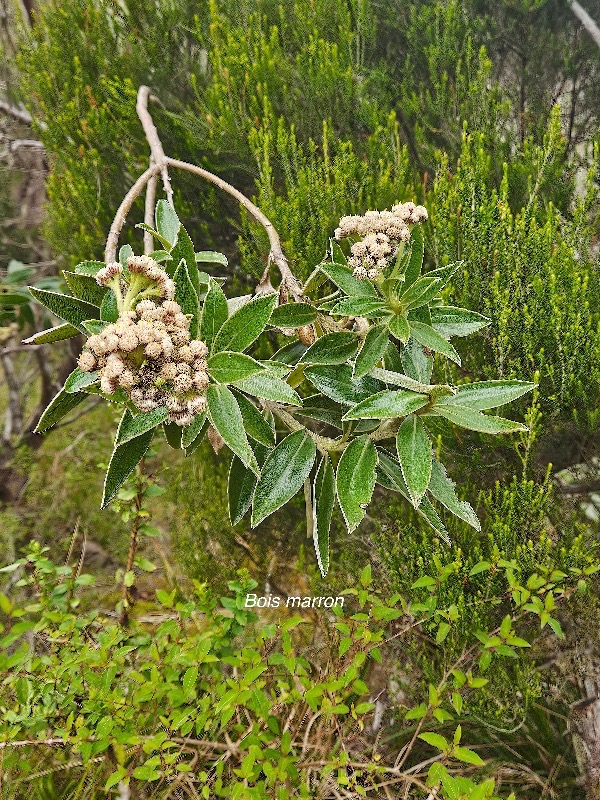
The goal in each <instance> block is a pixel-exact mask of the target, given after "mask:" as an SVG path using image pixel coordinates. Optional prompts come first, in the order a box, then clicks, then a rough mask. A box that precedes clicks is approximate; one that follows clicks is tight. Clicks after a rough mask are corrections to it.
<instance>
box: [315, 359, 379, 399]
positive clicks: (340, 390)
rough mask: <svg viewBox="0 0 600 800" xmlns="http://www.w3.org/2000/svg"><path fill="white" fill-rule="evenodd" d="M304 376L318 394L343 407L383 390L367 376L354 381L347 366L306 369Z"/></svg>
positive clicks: (377, 382) (350, 369)
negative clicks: (341, 404)
mask: <svg viewBox="0 0 600 800" xmlns="http://www.w3.org/2000/svg"><path fill="white" fill-rule="evenodd" d="M304 376H305V377H306V378H308V380H309V381H310V382H311V383H312V385H313V386H314V387H315V389H317V390H318V391H319V392H321V393H322V394H324V395H325V396H326V397H330V398H331V399H332V400H335V401H337V402H338V403H343V404H344V405H354V404H355V403H359V402H360V401H361V400H364V399H365V398H367V397H370V396H371V395H372V394H374V393H375V392H378V391H380V390H381V389H383V384H381V383H379V381H375V380H373V378H370V377H369V376H368V375H364V376H363V377H362V378H357V379H356V380H354V379H353V378H352V367H351V366H350V365H349V364H340V365H339V366H328V365H324V366H316V367H306V369H305V370H304Z"/></svg>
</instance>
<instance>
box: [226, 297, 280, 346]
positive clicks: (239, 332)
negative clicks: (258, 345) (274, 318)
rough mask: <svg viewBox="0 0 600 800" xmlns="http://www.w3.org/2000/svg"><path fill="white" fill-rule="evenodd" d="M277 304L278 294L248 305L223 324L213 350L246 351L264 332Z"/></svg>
mask: <svg viewBox="0 0 600 800" xmlns="http://www.w3.org/2000/svg"><path fill="white" fill-rule="evenodd" d="M276 303H277V295H276V294H266V295H259V296H258V297H255V298H254V299H253V300H251V301H250V302H249V303H246V304H245V305H243V306H242V307H241V308H238V310H237V311H236V312H235V313H234V314H232V315H231V317H229V319H228V320H226V321H225V322H224V323H223V326H222V327H221V329H220V331H219V332H218V333H217V335H216V337H215V340H214V345H213V350H214V351H215V352H220V351H222V350H232V351H235V352H238V353H241V352H243V351H244V350H246V349H247V348H248V347H250V345H251V344H252V342H254V341H255V340H256V339H257V338H258V337H259V336H260V334H261V333H262V332H263V331H264V329H265V327H266V325H267V322H268V321H269V318H270V316H271V313H272V312H273V309H274V308H275V304H276Z"/></svg>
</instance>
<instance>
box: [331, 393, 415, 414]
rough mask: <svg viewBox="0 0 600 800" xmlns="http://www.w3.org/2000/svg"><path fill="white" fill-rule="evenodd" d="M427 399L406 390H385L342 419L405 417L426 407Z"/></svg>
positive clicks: (354, 408) (364, 401)
mask: <svg viewBox="0 0 600 800" xmlns="http://www.w3.org/2000/svg"><path fill="white" fill-rule="evenodd" d="M428 402H429V397H428V396H427V395H423V394H417V393H416V392H410V391H408V390H406V389H398V390H386V391H383V392H378V393H377V394H374V395H372V396H371V397H367V399H366V400H363V401H362V402H360V403H358V404H357V405H355V406H354V407H353V408H351V409H350V411H348V412H347V413H346V414H345V415H344V416H343V417H342V419H343V420H349V419H393V418H394V417H405V416H407V415H408V414H412V412H413V411H417V410H418V409H419V408H423V406H425V405H427V403H428Z"/></svg>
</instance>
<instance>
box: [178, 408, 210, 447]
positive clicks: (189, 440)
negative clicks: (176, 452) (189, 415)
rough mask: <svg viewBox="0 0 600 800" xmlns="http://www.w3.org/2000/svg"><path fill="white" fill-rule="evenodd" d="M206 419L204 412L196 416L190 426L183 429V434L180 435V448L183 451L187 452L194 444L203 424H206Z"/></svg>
mask: <svg viewBox="0 0 600 800" xmlns="http://www.w3.org/2000/svg"><path fill="white" fill-rule="evenodd" d="M206 417H207V414H206V411H204V412H203V413H202V414H196V416H195V417H194V419H193V420H192V421H191V422H190V424H189V425H186V426H185V427H184V429H183V433H182V434H181V446H182V447H183V449H184V450H187V449H188V448H190V447H191V446H192V445H193V444H194V443H195V442H196V440H197V439H198V437H199V436H200V434H201V433H202V429H203V428H204V423H205V422H206Z"/></svg>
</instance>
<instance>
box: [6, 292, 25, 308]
mask: <svg viewBox="0 0 600 800" xmlns="http://www.w3.org/2000/svg"><path fill="white" fill-rule="evenodd" d="M30 302H31V300H30V298H29V297H27V295H26V294H19V293H17V292H1V291H0V308H2V307H6V306H19V305H27V304H28V303H30Z"/></svg>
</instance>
